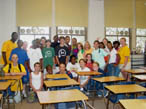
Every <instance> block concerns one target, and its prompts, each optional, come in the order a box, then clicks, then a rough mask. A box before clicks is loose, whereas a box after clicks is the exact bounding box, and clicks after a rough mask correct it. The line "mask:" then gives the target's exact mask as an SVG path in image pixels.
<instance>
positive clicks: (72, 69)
mask: <svg viewBox="0 0 146 109" xmlns="http://www.w3.org/2000/svg"><path fill="white" fill-rule="evenodd" d="M79 68H80V65H79V64H78V63H77V62H76V56H75V55H72V56H71V57H70V62H69V63H68V64H67V67H66V69H67V70H68V71H70V72H71V73H72V75H73V78H75V79H77V74H76V73H75V72H77V71H78V69H79Z"/></svg>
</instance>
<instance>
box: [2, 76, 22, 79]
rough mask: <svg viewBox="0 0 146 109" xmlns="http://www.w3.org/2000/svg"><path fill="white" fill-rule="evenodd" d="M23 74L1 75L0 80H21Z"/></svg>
mask: <svg viewBox="0 0 146 109" xmlns="http://www.w3.org/2000/svg"><path fill="white" fill-rule="evenodd" d="M21 78H22V76H3V77H0V80H19V79H21Z"/></svg>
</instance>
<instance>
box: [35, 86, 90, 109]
mask: <svg viewBox="0 0 146 109" xmlns="http://www.w3.org/2000/svg"><path fill="white" fill-rule="evenodd" d="M37 96H38V99H39V102H40V104H41V105H42V108H44V105H46V104H54V103H62V102H75V101H82V100H83V101H84V100H88V97H87V96H86V95H85V94H83V93H82V92H81V91H79V90H77V89H72V90H57V91H40V92H37Z"/></svg>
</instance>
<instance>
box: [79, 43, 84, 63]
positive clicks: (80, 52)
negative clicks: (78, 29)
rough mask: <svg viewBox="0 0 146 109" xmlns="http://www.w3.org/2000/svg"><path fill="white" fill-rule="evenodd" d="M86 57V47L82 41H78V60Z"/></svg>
mask: <svg viewBox="0 0 146 109" xmlns="http://www.w3.org/2000/svg"><path fill="white" fill-rule="evenodd" d="M83 58H84V49H83V45H82V43H78V62H79V60H80V59H83Z"/></svg>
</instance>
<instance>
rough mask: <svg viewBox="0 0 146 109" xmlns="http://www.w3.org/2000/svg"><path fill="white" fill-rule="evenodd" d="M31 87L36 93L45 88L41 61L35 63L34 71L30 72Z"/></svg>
mask: <svg viewBox="0 0 146 109" xmlns="http://www.w3.org/2000/svg"><path fill="white" fill-rule="evenodd" d="M30 87H31V88H32V90H33V91H34V92H35V93H36V92H37V91H41V90H42V88H43V74H42V72H41V68H40V63H39V62H36V63H35V64H34V72H31V74H30Z"/></svg>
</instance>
